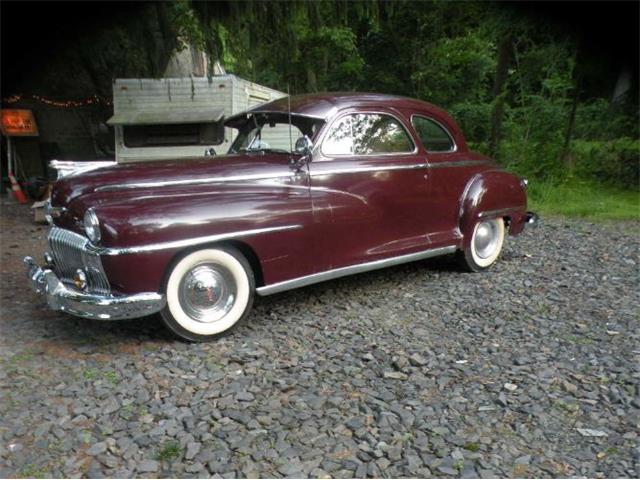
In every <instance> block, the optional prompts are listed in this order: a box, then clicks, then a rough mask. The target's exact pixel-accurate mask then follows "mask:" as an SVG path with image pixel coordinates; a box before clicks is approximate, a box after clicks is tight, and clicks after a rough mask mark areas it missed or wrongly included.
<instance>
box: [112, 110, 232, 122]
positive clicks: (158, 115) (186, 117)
mask: <svg viewBox="0 0 640 480" xmlns="http://www.w3.org/2000/svg"><path fill="white" fill-rule="evenodd" d="M223 115H224V109H222V108H210V109H199V110H193V109H189V110H183V109H178V108H171V109H166V110H164V109H153V110H146V111H145V110H125V111H120V112H117V113H116V114H115V115H114V116H113V117H111V118H110V119H109V120H107V123H108V124H109V125H165V124H172V123H208V122H219V121H220V119H221V118H222V116H223Z"/></svg>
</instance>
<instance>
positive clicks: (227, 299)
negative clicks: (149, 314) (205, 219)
mask: <svg viewBox="0 0 640 480" xmlns="http://www.w3.org/2000/svg"><path fill="white" fill-rule="evenodd" d="M254 292H255V279H254V275H253V271H252V269H251V267H250V265H249V263H248V262H247V260H246V258H245V257H244V256H243V255H242V254H241V253H240V252H239V251H238V250H237V249H235V248H231V247H217V248H206V249H202V250H197V251H195V252H191V253H189V254H187V255H185V256H184V257H182V258H181V259H179V260H178V261H177V263H175V264H174V265H173V267H172V268H171V270H170V272H169V275H168V277H167V280H166V288H165V293H166V297H167V305H166V307H165V308H164V309H163V310H162V312H161V316H162V319H163V321H164V323H165V325H166V326H167V327H168V328H169V329H170V330H171V331H172V332H174V333H175V334H176V335H178V336H180V337H181V338H183V339H185V340H189V341H197V342H201V341H208V340H213V339H215V338H217V337H219V336H222V335H224V334H226V333H229V332H230V331H231V330H232V329H233V328H234V327H236V326H237V325H238V324H239V323H240V322H241V321H242V320H244V319H245V318H246V316H247V314H248V313H249V310H250V309H251V305H252V304H253V297H254Z"/></svg>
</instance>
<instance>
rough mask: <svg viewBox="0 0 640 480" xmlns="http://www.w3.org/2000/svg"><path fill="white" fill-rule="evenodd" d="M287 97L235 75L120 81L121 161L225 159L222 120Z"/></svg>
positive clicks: (227, 140) (113, 121)
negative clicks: (209, 154) (212, 154)
mask: <svg viewBox="0 0 640 480" xmlns="http://www.w3.org/2000/svg"><path fill="white" fill-rule="evenodd" d="M285 95H286V94H285V93H283V92H279V91H277V90H273V89H271V88H268V87H264V86H262V85H258V84H256V83H253V82H249V81H248V80H244V79H242V78H239V77H236V76H235V75H218V76H213V77H211V78H210V79H209V78H202V77H198V78H194V77H183V78H162V79H146V78H145V79H142V78H140V79H117V80H116V81H115V83H114V85H113V112H114V115H113V117H111V118H110V119H109V121H108V122H107V123H109V124H110V125H113V126H114V128H115V142H116V161H117V162H118V163H127V162H143V161H151V160H162V159H168V158H172V159H173V158H180V157H194V156H202V155H205V152H206V151H208V150H209V149H211V148H213V149H214V150H215V151H216V153H218V154H221V153H225V152H226V151H227V150H228V148H229V146H230V145H231V142H232V141H233V134H234V133H233V132H234V131H233V130H232V129H225V128H224V127H223V124H222V122H223V120H224V118H225V117H229V116H231V115H233V114H235V113H238V112H242V111H244V110H247V109H249V108H252V107H254V106H256V105H259V104H261V103H265V102H269V101H271V100H275V99H277V98H281V97H284V96H285Z"/></svg>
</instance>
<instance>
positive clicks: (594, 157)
mask: <svg viewBox="0 0 640 480" xmlns="http://www.w3.org/2000/svg"><path fill="white" fill-rule="evenodd" d="M571 156H572V160H573V162H572V163H573V174H574V175H575V176H576V177H578V178H585V179H586V178H590V179H594V180H597V181H599V182H603V183H608V184H617V185H624V186H627V187H635V188H637V187H638V182H639V179H640V140H632V139H630V138H618V139H616V140H610V141H597V140H575V141H573V142H572V143H571Z"/></svg>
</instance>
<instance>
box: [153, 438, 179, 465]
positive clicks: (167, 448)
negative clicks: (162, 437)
mask: <svg viewBox="0 0 640 480" xmlns="http://www.w3.org/2000/svg"><path fill="white" fill-rule="evenodd" d="M180 455H182V449H181V448H180V444H179V443H178V442H176V441H174V440H172V441H170V442H165V443H163V444H162V445H161V446H160V450H158V453H157V455H156V460H160V461H163V462H170V461H172V460H175V459H177V458H178V457H180Z"/></svg>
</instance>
